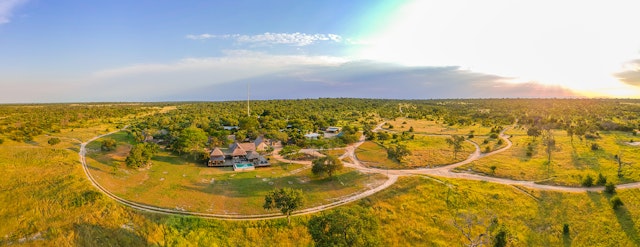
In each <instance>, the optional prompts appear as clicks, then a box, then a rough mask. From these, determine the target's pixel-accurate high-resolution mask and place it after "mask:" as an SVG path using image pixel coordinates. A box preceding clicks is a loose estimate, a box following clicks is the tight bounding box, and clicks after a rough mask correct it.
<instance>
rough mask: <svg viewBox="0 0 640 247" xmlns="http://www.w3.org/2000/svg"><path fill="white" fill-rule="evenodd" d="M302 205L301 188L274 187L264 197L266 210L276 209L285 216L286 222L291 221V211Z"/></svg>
mask: <svg viewBox="0 0 640 247" xmlns="http://www.w3.org/2000/svg"><path fill="white" fill-rule="evenodd" d="M302 205H304V197H302V190H296V189H292V188H282V189H274V190H272V191H270V192H269V193H268V194H267V196H265V197H264V205H263V206H262V207H263V208H264V209H266V210H272V209H278V210H280V212H282V214H284V215H286V216H287V222H289V223H291V218H290V217H291V213H293V211H295V210H297V209H299V208H301V207H302Z"/></svg>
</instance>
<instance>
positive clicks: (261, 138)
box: [253, 136, 264, 147]
mask: <svg viewBox="0 0 640 247" xmlns="http://www.w3.org/2000/svg"><path fill="white" fill-rule="evenodd" d="M263 142H264V137H263V136H258V138H256V140H255V141H253V144H254V145H255V146H256V147H257V146H258V145H260V143H263Z"/></svg>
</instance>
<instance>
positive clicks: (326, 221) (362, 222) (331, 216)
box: [308, 206, 382, 246]
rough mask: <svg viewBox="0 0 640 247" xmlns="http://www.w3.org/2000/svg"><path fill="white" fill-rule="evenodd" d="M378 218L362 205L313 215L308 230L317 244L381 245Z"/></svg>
mask: <svg viewBox="0 0 640 247" xmlns="http://www.w3.org/2000/svg"><path fill="white" fill-rule="evenodd" d="M379 225H380V223H379V221H378V219H377V218H376V217H375V216H374V215H373V214H372V213H371V212H370V210H368V209H365V208H362V207H360V206H353V207H348V208H338V209H336V210H333V211H331V212H330V213H327V214H321V215H316V216H313V217H312V218H311V219H310V220H309V225H308V230H309V234H311V238H312V239H313V241H314V242H315V244H316V246H380V245H381V244H380V242H382V241H381V234H380V230H379Z"/></svg>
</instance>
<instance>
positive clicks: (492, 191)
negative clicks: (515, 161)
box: [360, 177, 640, 246]
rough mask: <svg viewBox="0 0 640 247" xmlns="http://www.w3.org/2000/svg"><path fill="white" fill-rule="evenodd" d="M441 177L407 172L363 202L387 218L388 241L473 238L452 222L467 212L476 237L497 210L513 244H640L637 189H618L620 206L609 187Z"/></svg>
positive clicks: (424, 242)
mask: <svg viewBox="0 0 640 247" xmlns="http://www.w3.org/2000/svg"><path fill="white" fill-rule="evenodd" d="M442 181H444V182H445V183H446V185H445V184H442V183H440V182H437V181H435V180H432V179H427V178H421V177H408V178H403V179H401V180H400V181H398V183H396V184H395V185H393V186H392V187H391V188H389V189H388V190H385V191H382V192H380V193H378V194H376V195H375V196H372V197H370V198H367V199H365V200H363V201H362V202H360V204H363V205H364V206H366V207H371V208H372V210H373V211H374V212H375V215H377V216H378V218H379V219H380V220H381V226H382V232H393V233H394V234H392V235H386V236H387V237H385V238H384V240H385V243H384V245H385V246H410V245H427V246H448V245H450V244H451V243H469V242H468V241H466V240H465V238H464V237H463V235H462V233H461V232H460V231H459V230H458V229H456V228H455V227H454V225H453V220H454V219H457V220H459V221H462V220H464V219H466V218H465V217H463V216H472V217H471V219H474V222H475V223H474V224H473V226H472V233H473V234H474V235H473V236H474V237H477V236H478V235H479V234H481V233H484V231H485V230H486V226H488V225H489V222H490V221H491V218H493V217H495V218H496V219H497V223H498V225H501V226H502V227H504V228H505V229H506V230H507V231H508V236H509V239H510V241H509V242H510V245H511V246H637V245H640V232H639V231H638V227H637V226H638V225H639V224H640V220H639V219H640V200H639V199H640V190H637V189H634V190H625V191H621V192H619V194H618V196H619V197H620V198H621V199H622V200H623V201H624V203H625V206H624V207H623V208H620V209H619V210H613V209H612V208H611V206H610V203H609V198H610V196H608V195H605V194H602V193H556V192H544V191H533V190H532V191H526V192H525V191H521V190H519V189H517V188H515V187H511V186H504V185H496V184H492V183H486V182H476V181H464V180H442ZM447 198H448V200H447ZM447 201H449V203H447ZM478 222H482V224H480V223H478ZM564 224H568V226H569V230H570V232H569V234H568V235H563V234H562V228H563V225H564ZM483 225H484V226H483ZM494 234H495V232H494Z"/></svg>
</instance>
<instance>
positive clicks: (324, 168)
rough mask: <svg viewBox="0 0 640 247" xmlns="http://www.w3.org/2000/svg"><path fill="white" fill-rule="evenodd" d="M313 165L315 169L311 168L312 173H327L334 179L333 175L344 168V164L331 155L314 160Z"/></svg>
mask: <svg viewBox="0 0 640 247" xmlns="http://www.w3.org/2000/svg"><path fill="white" fill-rule="evenodd" d="M312 163H313V167H312V168H311V172H312V173H313V174H314V175H322V174H325V173H326V174H327V175H328V176H329V177H332V176H333V173H335V172H336V171H339V170H342V168H344V164H342V161H341V160H340V159H338V158H336V157H335V156H331V155H327V156H325V157H321V158H317V159H315V160H313V162H312Z"/></svg>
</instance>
